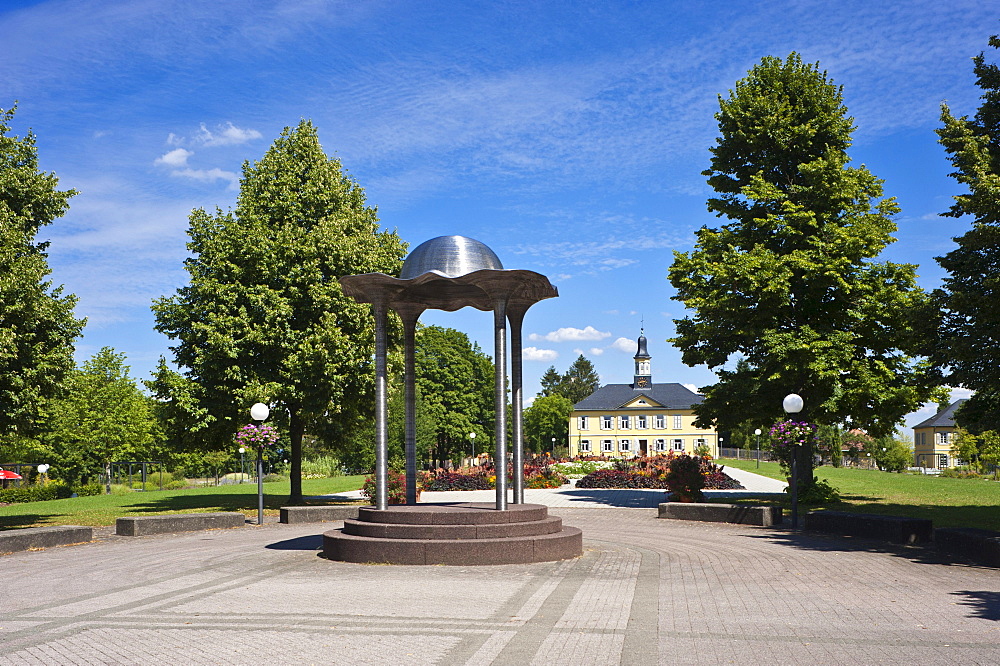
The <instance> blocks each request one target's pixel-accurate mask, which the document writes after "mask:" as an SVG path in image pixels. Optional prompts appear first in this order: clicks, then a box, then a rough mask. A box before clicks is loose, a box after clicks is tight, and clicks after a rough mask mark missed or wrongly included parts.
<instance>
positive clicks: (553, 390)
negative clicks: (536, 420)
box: [538, 354, 601, 405]
mask: <svg viewBox="0 0 1000 666" xmlns="http://www.w3.org/2000/svg"><path fill="white" fill-rule="evenodd" d="M541 385H542V390H541V391H539V392H538V395H539V396H540V397H543V398H547V397H552V396H562V397H564V398H566V399H567V400H569V402H570V405H575V404H576V403H578V402H580V401H581V400H583V399H584V398H586V397H587V396H589V395H590V394H591V393H593V392H594V391H596V390H597V389H599V388H600V387H601V378H600V376H599V375H598V374H597V370H595V369H594V364H593V363H591V362H590V360H588V359H587V358H586V357H585V356H584V355H583V354H580V355H579V356H577V358H576V360H575V361H573V363H572V364H571V365H570V366H569V369H567V370H566V372H565V373H564V374H562V375H560V374H559V373H558V372H556V368H555V366H549V369H548V370H546V371H545V374H544V375H542V379H541Z"/></svg>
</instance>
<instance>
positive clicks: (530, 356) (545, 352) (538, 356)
mask: <svg viewBox="0 0 1000 666" xmlns="http://www.w3.org/2000/svg"><path fill="white" fill-rule="evenodd" d="M558 356H559V352H557V351H556V350H554V349H537V348H535V347H525V348H524V349H522V350H521V357H522V358H523V359H524V360H525V361H554V360H555V359H556V358H557V357H558Z"/></svg>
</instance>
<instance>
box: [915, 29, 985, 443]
mask: <svg viewBox="0 0 1000 666" xmlns="http://www.w3.org/2000/svg"><path fill="white" fill-rule="evenodd" d="M989 45H990V46H991V47H993V48H995V49H996V48H1000V37H998V36H997V35H994V36H992V37H990V40H989ZM973 63H974V67H973V71H974V72H975V75H976V85H978V86H979V87H980V88H981V89H982V91H983V94H982V96H981V98H982V100H983V103H982V104H981V105H980V107H979V109H978V110H977V111H976V114H975V116H974V117H973V118H969V117H967V116H961V117H955V116H954V115H952V113H951V110H950V109H949V108H948V106H947V105H946V104H944V105H942V107H941V122H942V124H943V126H942V127H941V129H939V130H938V136H939V137H940V142H941V144H942V145H943V146H944V149H945V151H946V152H947V153H948V159H949V161H950V162H951V165H952V166H953V167H954V169H955V170H954V171H953V172H952V173H951V176H952V177H953V178H955V179H956V180H957V181H958V182H959V183H961V184H962V185H964V186H965V187H966V188H967V191H966V192H965V193H963V194H960V195H958V196H956V197H955V203H954V204H953V205H952V207H951V208H950V209H949V210H948V212H946V213H944V215H946V216H949V217H956V218H962V217H965V216H971V217H972V218H973V221H972V229H970V230H969V231H968V232H966V233H965V234H963V235H962V236H959V237H958V238H955V239H954V240H955V242H956V243H957V244H958V247H957V248H955V249H954V250H952V251H951V252H949V253H948V254H946V255H945V256H943V257H938V259H937V261H938V263H939V264H941V266H942V267H943V268H944V269H945V270H946V271H948V276H947V277H946V278H945V279H944V283H943V285H942V288H941V289H939V290H936V291H935V292H934V305H935V309H937V310H939V311H940V319H939V321H938V325H937V330H936V336H935V337H934V340H933V343H932V345H931V353H930V355H931V358H932V359H933V360H934V361H935V362H936V363H937V364H939V365H940V366H942V367H943V368H946V369H947V376H946V380H947V381H948V382H949V383H950V384H951V385H952V386H964V387H967V388H970V389H974V390H975V391H976V392H975V394H973V395H972V397H970V398H969V400H968V402H966V403H965V404H964V405H963V406H962V408H961V409H960V410H959V411H958V413H957V414H956V421H957V422H958V423H959V425H961V426H963V427H965V428H967V429H968V430H970V431H971V432H973V433H980V432H983V431H985V430H1000V388H998V387H1000V346H998V345H997V344H996V341H997V340H998V339H1000V308H997V307H996V303H997V302H998V300H1000V67H998V66H997V65H996V64H995V63H987V62H986V59H985V56H984V54H983V53H980V54H979V55H978V56H976V57H975V58H973Z"/></svg>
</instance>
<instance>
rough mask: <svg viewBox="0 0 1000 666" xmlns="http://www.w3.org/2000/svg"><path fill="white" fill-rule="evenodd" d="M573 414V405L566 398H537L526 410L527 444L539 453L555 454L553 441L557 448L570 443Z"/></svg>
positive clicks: (525, 438) (552, 396)
mask: <svg viewBox="0 0 1000 666" xmlns="http://www.w3.org/2000/svg"><path fill="white" fill-rule="evenodd" d="M572 413H573V403H572V402H570V400H569V399H568V398H566V397H564V396H561V395H550V396H543V397H541V398H535V401H534V402H533V403H531V406H530V407H528V408H527V409H526V410H524V441H525V443H526V444H529V445H530V446H531V447H532V448H534V449H535V451H536V452H538V453H541V452H543V451H549V452H551V453H553V454H554V451H552V449H553V448H555V447H553V446H552V440H553V439H555V440H556V445H557V446H564V445H565V444H566V442H567V441H568V437H569V415H570V414H572ZM536 446H537V448H535V447H536Z"/></svg>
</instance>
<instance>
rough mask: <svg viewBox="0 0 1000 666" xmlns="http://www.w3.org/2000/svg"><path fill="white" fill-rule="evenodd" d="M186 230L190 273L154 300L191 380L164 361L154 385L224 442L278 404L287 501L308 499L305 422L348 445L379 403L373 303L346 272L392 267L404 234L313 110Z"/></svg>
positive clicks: (214, 440)
mask: <svg viewBox="0 0 1000 666" xmlns="http://www.w3.org/2000/svg"><path fill="white" fill-rule="evenodd" d="M188 234H189V236H190V238H191V241H190V242H189V243H188V249H189V250H190V252H191V258H189V259H188V260H186V262H185V268H186V269H187V271H188V274H189V278H190V280H189V283H188V285H187V286H185V287H182V288H181V289H179V290H178V291H177V293H176V294H175V295H174V296H171V297H167V298H161V299H158V300H157V301H156V302H155V303H154V304H153V312H154V314H155V316H156V322H157V324H156V328H157V330H158V331H160V332H162V333H164V334H166V335H167V336H169V337H170V338H171V339H173V340H176V341H177V344H176V346H174V347H172V350H173V352H174V360H175V362H176V363H177V365H178V366H179V367H180V368H181V369H182V371H183V376H184V378H185V379H187V380H188V382H179V381H177V380H176V378H173V380H172V381H171V378H170V377H169V375H166V374H165V373H160V376H159V377H158V379H161V380H162V381H158V382H157V383H156V385H155V388H156V393H157V396H158V397H161V398H162V399H164V400H169V401H172V402H174V403H175V406H174V408H175V409H186V410H189V414H188V418H189V420H190V422H191V423H192V424H193V425H194V426H195V427H196V428H197V429H199V430H200V431H201V432H202V437H203V438H204V439H205V440H206V441H207V442H208V443H209V444H210V445H212V446H215V447H222V446H224V445H227V444H228V443H229V442H231V438H232V435H233V433H234V432H235V431H236V428H237V427H238V425H239V424H241V423H243V422H244V421H245V419H246V410H247V409H248V408H249V407H250V405H251V404H253V403H254V402H258V401H260V402H266V403H268V404H270V405H271V407H272V414H273V415H274V417H273V418H274V419H275V420H277V421H278V423H279V425H280V426H284V427H287V428H288V432H289V442H290V451H289V456H288V457H289V459H290V460H291V480H292V481H291V491H292V492H291V494H292V498H291V501H293V502H297V501H301V498H302V492H301V456H302V437H303V434H304V432H305V430H306V429H307V428H308V429H309V432H310V433H314V434H317V435H319V436H321V437H322V438H323V439H325V440H326V441H328V442H331V443H333V444H334V445H335V446H343V445H344V444H345V442H347V441H348V440H349V439H350V437H351V434H352V432H353V431H354V429H356V428H358V427H360V425H361V424H362V423H364V422H365V421H368V420H370V419H371V411H372V405H373V404H374V379H373V378H374V371H373V357H374V323H373V320H372V317H371V314H370V309H369V306H367V305H362V304H359V303H356V302H355V301H354V300H353V299H351V298H348V297H347V296H345V295H344V293H343V291H342V290H341V288H340V284H339V282H338V281H337V279H338V278H340V277H343V276H346V275H354V274H358V273H372V272H381V273H387V274H390V275H395V274H397V273H398V272H399V268H400V266H401V264H402V257H403V254H404V252H405V245H404V243H403V242H402V241H401V240H400V239H399V237H398V236H397V235H396V234H395V233H391V232H385V231H380V229H379V223H378V218H377V216H376V211H375V209H374V208H372V207H370V206H368V205H367V203H366V201H365V195H364V191H363V190H362V189H361V187H360V186H359V185H358V184H357V183H355V182H354V181H353V180H352V179H351V178H350V177H348V176H347V175H346V174H345V173H344V172H343V170H342V168H341V164H340V162H339V161H338V160H336V159H331V158H329V157H327V156H326V154H325V153H324V152H323V149H322V147H321V146H320V143H319V139H318V136H317V132H316V128H315V127H314V126H313V125H312V123H310V122H308V121H302V122H300V123H299V125H298V126H297V127H295V128H285V130H284V131H283V132H282V133H281V136H280V137H278V139H277V140H275V142H274V144H273V145H272V146H271V148H270V149H269V150H268V151H267V152H266V153H265V154H264V156H263V158H262V159H261V160H260V161H259V162H255V163H249V162H248V163H245V164H244V165H243V178H242V180H241V181H240V194H239V197H238V198H237V203H236V208H235V210H234V211H232V212H223V211H221V210H216V211H215V212H214V213H208V212H206V211H205V210H203V209H198V210H195V211H193V212H192V213H191V216H190V228H189V230H188ZM393 321H395V320H393ZM393 333H394V339H395V338H396V336H398V327H396V328H394V329H393ZM182 400H185V401H187V403H188V404H187V405H181V404H180V403H181V401H182ZM175 420H182V419H181V417H179V416H177V417H175Z"/></svg>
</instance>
